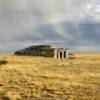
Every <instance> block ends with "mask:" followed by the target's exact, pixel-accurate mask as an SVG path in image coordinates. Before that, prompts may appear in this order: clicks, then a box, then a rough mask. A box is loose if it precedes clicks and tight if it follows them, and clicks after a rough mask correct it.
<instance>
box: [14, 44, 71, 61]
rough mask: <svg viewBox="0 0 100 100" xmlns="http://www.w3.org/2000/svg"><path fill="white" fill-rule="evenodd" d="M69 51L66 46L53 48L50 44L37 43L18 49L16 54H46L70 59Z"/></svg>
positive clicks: (45, 55) (46, 55)
mask: <svg viewBox="0 0 100 100" xmlns="http://www.w3.org/2000/svg"><path fill="white" fill-rule="evenodd" d="M68 52H69V50H68V49H64V48H51V46H50V45H37V46H30V47H28V48H25V49H22V50H19V51H16V52H15V55H26V56H44V57H52V58H56V59H68Z"/></svg>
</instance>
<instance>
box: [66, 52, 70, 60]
mask: <svg viewBox="0 0 100 100" xmlns="http://www.w3.org/2000/svg"><path fill="white" fill-rule="evenodd" d="M68 53H69V50H66V59H68V58H69V57H68V56H69V55H68Z"/></svg>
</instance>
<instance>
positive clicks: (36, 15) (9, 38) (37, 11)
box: [0, 0, 100, 51]
mask: <svg viewBox="0 0 100 100" xmlns="http://www.w3.org/2000/svg"><path fill="white" fill-rule="evenodd" d="M99 43H100V0H0V51H15V50H18V49H21V48H24V47H27V46H30V45H38V44H50V45H52V46H53V47H64V48H69V49H71V50H78V51H79V50H82V51H84V50H85V51H87V50H89V51H93V50H100V45H99Z"/></svg>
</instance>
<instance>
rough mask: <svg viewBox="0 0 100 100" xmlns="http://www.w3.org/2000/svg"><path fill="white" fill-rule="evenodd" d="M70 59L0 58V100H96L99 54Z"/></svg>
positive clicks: (99, 80)
mask: <svg viewBox="0 0 100 100" xmlns="http://www.w3.org/2000/svg"><path fill="white" fill-rule="evenodd" d="M72 58H73V59H69V60H64V59H62V60H61V59H58V60H57V59H53V58H45V57H32V56H15V55H12V54H1V55H0V61H1V64H0V100H100V53H74V55H73V57H72ZM2 62H3V63H2Z"/></svg>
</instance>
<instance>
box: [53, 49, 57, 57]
mask: <svg viewBox="0 0 100 100" xmlns="http://www.w3.org/2000/svg"><path fill="white" fill-rule="evenodd" d="M54 58H55V59H57V50H56V49H55V50H54Z"/></svg>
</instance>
